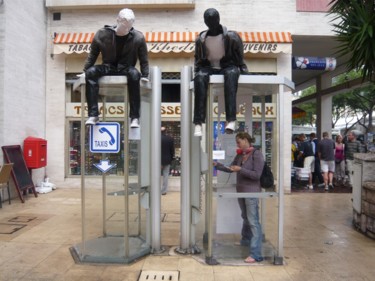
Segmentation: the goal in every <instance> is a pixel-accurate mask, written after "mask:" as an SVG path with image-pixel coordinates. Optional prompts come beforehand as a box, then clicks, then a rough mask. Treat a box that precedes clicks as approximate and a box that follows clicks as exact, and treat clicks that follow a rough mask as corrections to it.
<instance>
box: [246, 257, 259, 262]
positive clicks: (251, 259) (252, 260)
mask: <svg viewBox="0 0 375 281" xmlns="http://www.w3.org/2000/svg"><path fill="white" fill-rule="evenodd" d="M244 262H245V263H255V262H257V261H256V260H255V259H253V258H252V257H250V256H248V257H247V258H246V259H245V260H244Z"/></svg>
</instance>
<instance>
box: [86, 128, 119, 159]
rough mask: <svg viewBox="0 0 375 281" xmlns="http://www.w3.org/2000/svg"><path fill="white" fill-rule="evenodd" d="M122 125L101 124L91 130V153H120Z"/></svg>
mask: <svg viewBox="0 0 375 281" xmlns="http://www.w3.org/2000/svg"><path fill="white" fill-rule="evenodd" d="M120 142H121V140H120V124H119V123H117V122H100V123H97V124H96V125H94V126H91V129H90V152H93V153H118V152H119V151H120Z"/></svg>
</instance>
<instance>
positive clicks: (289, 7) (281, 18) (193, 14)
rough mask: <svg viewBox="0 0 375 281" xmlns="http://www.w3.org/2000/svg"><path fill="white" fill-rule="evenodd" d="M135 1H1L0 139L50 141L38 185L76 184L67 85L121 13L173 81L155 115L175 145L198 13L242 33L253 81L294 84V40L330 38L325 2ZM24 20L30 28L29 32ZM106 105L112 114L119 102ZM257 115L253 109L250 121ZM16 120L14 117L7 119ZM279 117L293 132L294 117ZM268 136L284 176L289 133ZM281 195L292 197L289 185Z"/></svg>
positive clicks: (74, 119) (74, 116)
mask: <svg viewBox="0 0 375 281" xmlns="http://www.w3.org/2000/svg"><path fill="white" fill-rule="evenodd" d="M139 2H140V1H114V0H113V1H111V0H106V1H104V0H91V1H87V0H81V1H73V0H70V1H62V0H46V1H35V3H38V4H37V5H34V4H29V2H28V1H22V0H18V1H7V0H4V1H2V2H1V3H2V4H1V6H0V15H2V17H1V18H0V23H5V24H1V25H0V42H5V44H1V45H0V82H2V84H0V85H1V86H0V87H1V88H0V99H2V101H4V102H2V103H1V105H0V106H2V107H3V108H4V111H3V112H4V114H3V115H2V116H1V117H0V118H1V119H0V126H1V128H2V129H3V131H9V132H10V134H7V135H5V134H2V136H1V144H2V145H6V144H22V141H23V139H24V138H26V137H27V136H30V135H32V136H35V137H41V138H45V139H47V141H48V165H47V167H46V168H43V169H39V170H40V171H39V170H37V171H36V172H35V174H33V177H34V180H35V182H39V181H41V180H42V179H43V177H44V176H46V175H47V176H48V177H49V178H50V180H51V181H53V182H54V183H55V184H57V186H59V187H64V186H69V187H73V186H77V187H78V186H79V185H80V181H79V170H77V169H76V166H75V153H78V152H76V150H77V149H76V148H75V147H74V146H75V141H76V140H77V139H76V138H77V136H76V135H75V132H76V131H79V126H80V122H79V116H80V115H79V111H77V105H78V104H80V99H79V95H77V94H76V93H74V92H73V91H72V83H73V82H74V80H75V79H76V75H77V74H80V73H82V68H83V63H84V60H85V58H86V56H87V54H88V51H89V45H90V40H91V38H92V36H93V34H94V33H95V32H96V31H97V30H98V29H99V28H101V27H102V26H104V25H105V24H115V23H116V17H117V13H118V11H119V10H120V9H122V8H131V9H133V11H134V13H135V16H136V20H135V23H134V27H135V28H136V29H138V30H140V31H142V32H143V33H144V35H145V36H146V40H147V44H148V49H149V60H150V65H151V66H159V67H160V68H161V69H162V73H163V79H166V80H169V81H168V83H165V84H169V85H172V86H168V85H163V87H164V88H163V95H164V94H165V97H163V99H164V101H163V104H162V108H161V114H162V123H163V122H164V124H166V125H167V126H169V127H170V128H171V129H172V131H174V132H175V134H176V136H175V137H176V139H177V140H178V137H179V136H178V122H179V98H178V94H179V93H176V92H177V91H178V89H179V82H178V74H179V72H180V70H181V68H182V67H183V66H185V65H191V66H193V62H194V58H193V53H194V38H195V36H196V34H197V33H198V32H200V31H202V30H204V29H206V26H205V24H204V21H203V13H204V11H205V10H206V9H207V8H211V7H214V8H216V9H217V10H218V11H219V12H220V17H221V24H222V25H224V26H226V27H227V28H228V29H232V30H236V31H237V32H239V33H240V34H241V36H242V39H243V41H244V47H245V59H246V64H247V66H248V68H249V70H250V72H252V73H263V74H276V75H281V76H284V77H286V78H288V79H292V75H291V57H292V52H293V40H292V39H293V36H295V35H298V36H314V35H319V36H331V35H332V32H331V27H330V25H329V23H328V22H329V18H328V17H327V16H326V13H325V11H324V10H325V9H324V7H325V4H326V2H327V1H318V2H320V4H319V3H318V4H319V5H318V4H316V3H315V4H316V5H315V6H311V5H310V4H309V3H308V2H309V1H294V0H282V1H274V0H273V1H271V0H269V1H251V2H249V1H240V0H235V1H231V2H228V1H215V2H214V3H212V2H211V1H210V2H209V1H203V0H195V1H194V0H153V1H152V0H150V1H141V3H139ZM310 2H311V1H310ZM15 14H18V15H19V16H18V17H15V16H14V15H15ZM30 14H32V15H33V16H32V17H30ZM3 15H5V16H4V17H3ZM35 18H37V19H38V20H33V19H35ZM23 19H25V20H26V19H27V21H26V23H25V22H23V21H22V20H23ZM22 31H24V32H22ZM20 33H21V34H22V35H20ZM13 46H16V47H15V48H13ZM15 50H17V51H15ZM15 52H17V54H16V53H15ZM98 63H99V62H98ZM176 78H177V79H176ZM174 79H175V81H176V83H173V80H174ZM26 89H27V90H26ZM25 90H26V91H25ZM164 92H165V93H164ZM15 97H17V98H15ZM291 99H292V95H291V94H290V96H289V97H288V98H286V99H285V104H284V105H283V106H285V108H291ZM275 100H276V99H275V97H272V98H271V99H270V100H269V101H268V106H269V107H272V106H274V104H275ZM109 106H113V107H112V108H114V109H116V108H117V107H116V101H114V102H113V104H109ZM254 108H255V109H254ZM256 108H257V106H256V104H255V103H254V107H253V110H254V112H255V113H256V112H257V110H256ZM109 111H110V110H108V112H109ZM5 113H8V114H5ZM16 114H17V117H18V118H12V117H13V116H15V115H16ZM111 118H112V120H114V121H116V120H119V119H118V118H120V119H121V110H114V111H112V116H111ZM241 118H242V117H241V116H239V120H240V121H241V120H242V119H241ZM255 118H256V117H255ZM284 118H285V119H284V120H286V122H288V123H290V124H291V112H290V115H289V114H288V116H285V117H284ZM15 120H17V121H15ZM254 121H257V120H256V119H255V120H254ZM267 121H268V122H271V123H272V122H274V121H275V116H272V115H270V116H268V117H267ZM14 125H16V126H14ZM274 127H275V126H274ZM11 128H13V130H11ZM15 128H17V130H15ZM18 128H19V129H18ZM20 132H21V133H20ZM272 132H273V134H272V138H273V141H276V140H277V138H279V137H284V138H285V139H286V141H285V143H286V145H285V149H284V150H285V152H283V153H282V154H281V155H282V156H281V157H282V161H283V163H284V164H285V165H284V166H285V167H288V166H290V152H289V149H290V145H289V144H290V139H291V126H290V130H289V129H288V130H287V131H286V132H277V131H276V130H275V129H273V131H272ZM177 147H178V146H177ZM274 161H275V163H276V159H275V160H274ZM285 172H286V173H288V169H286V170H285ZM93 176H94V174H93ZM99 184H100V183H99ZM284 189H285V190H286V191H288V190H290V179H288V177H286V179H285V182H284Z"/></svg>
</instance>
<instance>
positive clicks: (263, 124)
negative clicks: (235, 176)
mask: <svg viewBox="0 0 375 281" xmlns="http://www.w3.org/2000/svg"><path fill="white" fill-rule="evenodd" d="M261 100H262V108H261V112H262V117H261V128H262V130H261V132H262V136H261V140H262V154H263V155H264V161H267V158H266V105H265V96H264V95H262V96H261ZM260 204H261V208H260V225H261V226H262V234H263V239H265V233H264V229H265V228H264V223H265V222H266V199H265V198H261V199H260Z"/></svg>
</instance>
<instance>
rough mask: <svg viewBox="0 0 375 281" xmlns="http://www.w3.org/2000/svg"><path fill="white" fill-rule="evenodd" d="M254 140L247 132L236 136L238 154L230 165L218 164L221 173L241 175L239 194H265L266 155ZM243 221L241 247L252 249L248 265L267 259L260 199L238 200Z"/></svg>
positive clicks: (238, 183) (237, 183) (238, 181)
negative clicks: (263, 191)
mask: <svg viewBox="0 0 375 281" xmlns="http://www.w3.org/2000/svg"><path fill="white" fill-rule="evenodd" d="M252 142H253V138H252V137H251V136H250V135H249V134H248V133H246V132H239V133H238V134H237V135H236V143H237V148H238V149H237V155H236V156H235V157H234V159H233V161H232V163H231V165H230V166H224V165H223V164H222V163H219V162H214V163H213V164H214V166H216V168H217V169H218V170H220V171H223V172H227V173H237V182H236V191H237V192H239V193H244V192H245V193H248V192H261V185H260V177H261V175H262V172H263V167H264V156H263V154H262V152H261V151H260V150H257V149H255V148H254V147H253V146H252V145H251V143H252ZM238 203H239V206H240V209H241V217H242V219H243V223H242V231H241V235H242V238H241V241H240V243H239V244H240V245H242V246H248V247H249V256H248V257H247V258H246V259H245V260H244V262H245V263H255V262H260V261H262V260H263V256H262V227H261V225H260V222H259V198H238Z"/></svg>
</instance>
